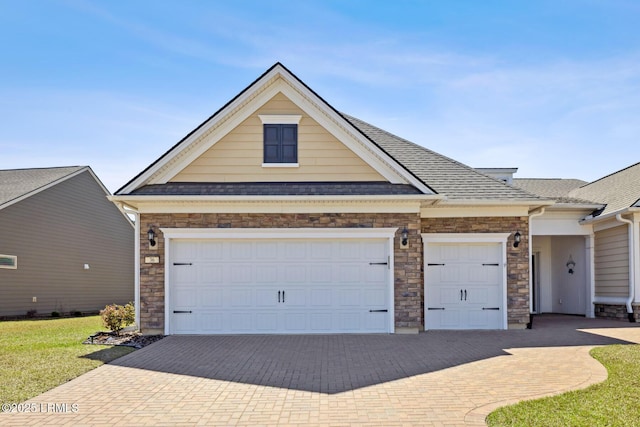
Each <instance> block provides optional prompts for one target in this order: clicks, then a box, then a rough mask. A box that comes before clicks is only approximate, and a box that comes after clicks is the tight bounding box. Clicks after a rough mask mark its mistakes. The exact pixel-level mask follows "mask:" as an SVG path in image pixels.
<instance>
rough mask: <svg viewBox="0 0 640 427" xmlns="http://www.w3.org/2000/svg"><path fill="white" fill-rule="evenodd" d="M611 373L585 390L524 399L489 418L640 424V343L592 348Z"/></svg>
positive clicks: (498, 422) (493, 421) (508, 422)
mask: <svg viewBox="0 0 640 427" xmlns="http://www.w3.org/2000/svg"><path fill="white" fill-rule="evenodd" d="M591 355H592V356H593V357H595V358H596V359H597V360H598V361H599V362H600V363H602V364H603V365H604V366H605V367H606V368H607V371H608V373H609V377H608V378H607V380H606V381H604V382H602V383H600V384H595V385H592V386H591V387H588V388H586V389H583V390H577V391H572V392H568V393H564V394H561V395H558V396H553V397H546V398H543V399H538V400H530V401H525V402H520V403H518V404H516V405H512V406H506V407H504V408H500V409H498V410H496V411H494V412H492V413H491V414H489V417H487V424H488V425H490V426H554V427H556V426H576V427H577V426H589V427H592V426H625V427H632V426H640V409H639V408H640V345H612V346H607V347H598V348H594V349H593V350H591Z"/></svg>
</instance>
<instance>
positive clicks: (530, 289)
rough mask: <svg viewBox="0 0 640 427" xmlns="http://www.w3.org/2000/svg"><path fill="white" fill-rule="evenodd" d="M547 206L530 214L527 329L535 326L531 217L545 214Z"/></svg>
mask: <svg viewBox="0 0 640 427" xmlns="http://www.w3.org/2000/svg"><path fill="white" fill-rule="evenodd" d="M545 210H546V208H545V207H541V208H540V211H539V212H534V213H531V214H529V324H527V329H531V328H532V327H533V313H532V312H531V307H533V292H532V290H533V287H534V286H535V283H533V274H531V272H532V271H533V268H534V266H533V264H532V263H531V256H532V255H533V235H532V234H531V219H532V218H535V217H537V216H540V215H543V214H544V211H545Z"/></svg>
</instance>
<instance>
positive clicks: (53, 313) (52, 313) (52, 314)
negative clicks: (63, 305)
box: [51, 311, 60, 317]
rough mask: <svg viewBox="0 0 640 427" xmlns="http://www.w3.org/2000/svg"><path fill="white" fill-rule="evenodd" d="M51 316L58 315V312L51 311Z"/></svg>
mask: <svg viewBox="0 0 640 427" xmlns="http://www.w3.org/2000/svg"><path fill="white" fill-rule="evenodd" d="M51 317H60V313H59V312H57V311H52V312H51Z"/></svg>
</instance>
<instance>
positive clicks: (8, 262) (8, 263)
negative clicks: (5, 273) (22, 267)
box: [0, 255, 18, 270]
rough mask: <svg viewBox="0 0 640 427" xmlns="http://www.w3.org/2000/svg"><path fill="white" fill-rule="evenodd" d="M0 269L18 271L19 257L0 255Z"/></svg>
mask: <svg viewBox="0 0 640 427" xmlns="http://www.w3.org/2000/svg"><path fill="white" fill-rule="evenodd" d="M0 268H8V269H10V270H16V269H17V268H18V257H17V256H15V255H0Z"/></svg>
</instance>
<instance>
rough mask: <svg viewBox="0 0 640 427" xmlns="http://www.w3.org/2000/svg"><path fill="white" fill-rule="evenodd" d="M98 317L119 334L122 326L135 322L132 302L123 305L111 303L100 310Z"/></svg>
mask: <svg viewBox="0 0 640 427" xmlns="http://www.w3.org/2000/svg"><path fill="white" fill-rule="evenodd" d="M100 317H102V323H103V324H104V326H105V327H107V328H109V329H110V330H111V331H112V332H114V333H115V334H116V335H119V334H120V331H121V330H122V328H124V327H125V326H127V325H130V324H132V323H133V322H135V319H136V311H135V308H134V307H133V304H132V303H129V304H127V305H125V306H122V305H117V304H111V305H108V306H106V307H105V308H104V310H100Z"/></svg>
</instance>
